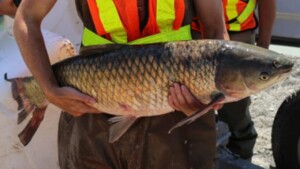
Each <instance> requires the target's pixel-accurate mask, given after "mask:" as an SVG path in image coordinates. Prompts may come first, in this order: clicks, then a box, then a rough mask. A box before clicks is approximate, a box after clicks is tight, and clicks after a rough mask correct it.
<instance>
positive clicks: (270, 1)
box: [257, 0, 276, 48]
mask: <svg viewBox="0 0 300 169" xmlns="http://www.w3.org/2000/svg"><path fill="white" fill-rule="evenodd" d="M258 14H259V34H258V41H257V45H258V46H261V47H264V48H268V47H269V45H270V41H271V36H272V28H273V23H274V20H275V16H276V1H275V0H258Z"/></svg>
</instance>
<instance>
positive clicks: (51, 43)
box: [0, 0, 82, 169]
mask: <svg viewBox="0 0 300 169" xmlns="http://www.w3.org/2000/svg"><path fill="white" fill-rule="evenodd" d="M12 24H13V19H11V18H8V17H5V24H3V22H2V24H1V20H0V133H1V134H0V169H58V168H59V167H58V156H57V127H58V121H59V115H60V110H59V109H58V108H56V107H54V106H52V105H50V106H49V107H48V108H47V111H46V114H45V118H44V121H43V122H42V123H41V126H40V127H39V129H38V131H37V132H36V134H35V135H34V138H33V139H32V141H31V142H30V143H29V145H27V146H26V147H24V146H23V145H22V144H21V143H20V141H19V139H18V137H17V135H18V133H19V132H20V131H21V130H22V129H23V128H24V126H25V125H26V124H27V122H28V120H29V118H27V119H26V121H24V122H23V123H21V125H17V113H18V111H17V104H16V102H15V101H14V100H13V99H12V97H11V89H10V88H11V87H10V83H8V82H6V81H5V80H4V78H3V75H4V73H8V77H9V78H12V77H21V76H25V75H29V74H30V73H29V71H28V69H27V67H26V66H25V63H24V62H23V59H22V57H21V55H20V53H19V50H18V47H17V45H16V42H15V40H14V38H13V36H12ZM42 27H43V29H47V30H50V31H51V32H50V31H45V30H44V31H43V36H44V39H45V41H46V46H47V49H48V53H49V56H50V60H51V62H52V63H54V62H56V61H59V60H62V59H63V58H65V57H67V56H73V55H75V53H76V50H77V49H79V46H80V40H81V37H80V35H81V31H82V24H81V22H80V20H79V18H78V17H77V14H76V12H75V5H74V1H64V0H58V2H57V4H56V5H55V7H54V9H53V10H52V11H51V12H50V14H49V16H47V18H46V20H45V21H44V22H43V26H42ZM52 32H56V33H58V34H60V35H58V34H55V33H52ZM65 37H67V38H65ZM68 39H70V40H71V42H72V43H73V44H75V45H76V47H74V45H73V44H72V43H71V42H70V41H69V40H68ZM33 50H34V48H33Z"/></svg>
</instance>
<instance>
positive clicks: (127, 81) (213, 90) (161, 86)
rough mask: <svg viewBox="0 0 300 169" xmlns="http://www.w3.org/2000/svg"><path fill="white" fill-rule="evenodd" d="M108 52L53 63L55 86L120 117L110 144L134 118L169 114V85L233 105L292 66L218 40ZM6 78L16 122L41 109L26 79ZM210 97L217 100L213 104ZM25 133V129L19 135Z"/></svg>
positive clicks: (32, 83)
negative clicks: (87, 98) (82, 95)
mask: <svg viewBox="0 0 300 169" xmlns="http://www.w3.org/2000/svg"><path fill="white" fill-rule="evenodd" d="M113 49H114V50H110V51H106V52H95V51H94V52H89V53H86V54H83V55H81V56H77V57H73V58H69V59H67V60H64V61H62V62H59V63H57V64H55V65H53V71H54V74H55V76H56V79H57V81H58V83H59V85H61V86H70V87H73V88H75V89H77V90H79V91H81V92H83V93H86V94H88V95H90V96H92V97H94V98H95V99H96V100H97V104H96V105H95V107H96V108H97V109H99V111H101V112H106V113H109V114H112V115H118V116H123V117H125V118H124V119H123V118H115V119H114V120H112V122H116V123H119V122H121V121H127V122H125V123H120V124H119V125H118V124H114V125H113V126H112V132H111V135H112V136H111V137H112V141H116V140H117V139H118V138H119V137H120V136H121V135H122V134H123V133H124V132H125V131H126V130H127V129H128V128H129V127H130V125H131V124H132V123H133V122H134V121H135V119H136V118H138V117H142V116H155V115H161V114H165V113H169V112H171V111H172V108H171V107H170V106H169V105H168V95H169V89H170V87H171V86H172V85H173V84H174V83H180V84H182V85H185V86H186V87H187V88H188V89H189V90H190V91H191V93H193V94H194V95H195V96H196V97H197V98H198V99H199V100H200V101H201V102H202V103H204V104H208V105H209V106H211V105H213V104H215V103H226V102H232V101H237V100H240V99H243V98H245V97H247V96H249V95H251V94H254V93H257V92H259V91H261V90H263V89H265V88H267V87H270V86H271V85H273V84H275V83H277V82H279V81H281V80H283V79H285V78H286V77H287V74H288V73H289V72H290V71H291V68H292V66H293V63H292V62H291V61H290V60H289V59H286V56H283V55H281V54H278V53H275V52H272V51H269V50H266V49H262V48H259V47H256V46H253V45H247V44H243V43H239V42H231V41H222V40H194V41H182V42H172V43H164V44H152V45H137V46H127V45H124V46H119V45H115V46H114V47H113ZM6 79H7V78H6ZM8 80H9V81H11V82H13V87H12V88H13V96H14V98H15V100H16V101H17V102H18V103H19V105H20V108H23V111H22V112H21V113H20V119H19V122H21V121H22V120H23V119H25V118H26V116H27V115H28V113H29V112H31V111H33V112H36V111H38V112H43V111H44V110H45V108H46V107H47V104H48V101H47V100H46V98H45V96H44V95H43V92H42V91H41V89H40V88H39V86H38V85H37V83H36V81H35V80H34V79H33V78H32V77H27V78H15V79H8ZM14 89H15V90H14ZM17 89H18V90H17ZM19 89H23V92H22V91H21V90H19ZM20 91H21V93H20ZM216 97H220V98H221V99H220V98H219V99H217V100H214V99H215V98H216ZM24 98H26V99H24ZM26 100H27V102H26ZM28 101H29V102H30V103H28ZM209 108H210V107H208V108H207V109H205V110H203V111H204V112H202V114H203V113H205V112H207V111H208V110H209ZM36 114H37V113H36ZM37 117H38V116H37ZM195 119H196V117H195V118H194V119H193V120H195ZM193 120H192V121H193ZM38 124H39V123H38ZM124 125H125V126H124ZM114 126H117V127H114ZM37 127H38V126H37ZM37 127H36V128H37ZM28 130H31V129H25V131H23V132H22V133H23V134H21V135H23V136H24V135H26V133H29V131H28ZM35 130H36V129H35ZM119 130H122V131H121V132H119ZM30 133H31V136H26V137H24V138H23V141H22V142H23V143H24V144H27V143H28V142H29V141H30V139H31V137H32V135H33V134H32V133H34V132H30ZM27 135H29V134H27ZM23 136H22V137H23ZM21 140H22V139H21Z"/></svg>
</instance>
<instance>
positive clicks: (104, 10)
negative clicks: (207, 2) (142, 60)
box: [82, 0, 192, 46]
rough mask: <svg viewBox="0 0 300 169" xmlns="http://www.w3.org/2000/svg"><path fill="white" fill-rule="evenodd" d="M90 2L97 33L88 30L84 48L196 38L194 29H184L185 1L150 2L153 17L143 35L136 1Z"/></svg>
mask: <svg viewBox="0 0 300 169" xmlns="http://www.w3.org/2000/svg"><path fill="white" fill-rule="evenodd" d="M87 2H88V5H89V9H90V13H91V16H92V19H93V22H94V25H95V28H96V32H95V33H94V32H92V31H91V30H89V29H88V28H84V32H83V37H82V43H83V45H84V46H89V45H100V44H111V43H119V44H127V43H128V44H145V43H157V42H167V41H176V40H189V39H191V38H192V37H191V30H190V29H188V28H190V26H186V27H183V28H181V25H182V21H183V18H184V12H185V5H184V0H149V5H148V6H149V18H148V23H147V24H146V26H145V28H144V30H143V32H140V24H139V18H138V11H137V3H136V2H137V1H136V0H131V1H130V2H133V3H124V2H123V0H105V1H104V0H87ZM119 15H120V16H121V17H120V16H119ZM155 16H156V17H155ZM99 35H100V36H99ZM169 35H170V36H169Z"/></svg>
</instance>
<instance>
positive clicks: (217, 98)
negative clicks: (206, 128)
mask: <svg viewBox="0 0 300 169" xmlns="http://www.w3.org/2000/svg"><path fill="white" fill-rule="evenodd" d="M213 97H214V98H213V100H212V101H211V102H210V103H209V104H208V105H207V106H206V107H204V108H203V109H200V110H197V111H196V112H195V113H193V115H191V116H189V117H186V118H185V119H183V120H181V121H180V122H178V123H177V124H176V125H175V126H173V127H172V128H171V129H170V130H169V134H170V133H171V132H172V131H173V130H174V129H176V128H178V127H181V126H183V125H184V124H191V123H192V122H193V121H195V120H196V119H198V118H200V117H201V116H203V115H204V114H206V113H207V112H208V111H210V110H212V109H213V107H214V106H215V105H216V104H220V103H222V101H224V100H225V96H224V94H222V93H218V94H215V95H214V96H213Z"/></svg>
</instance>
